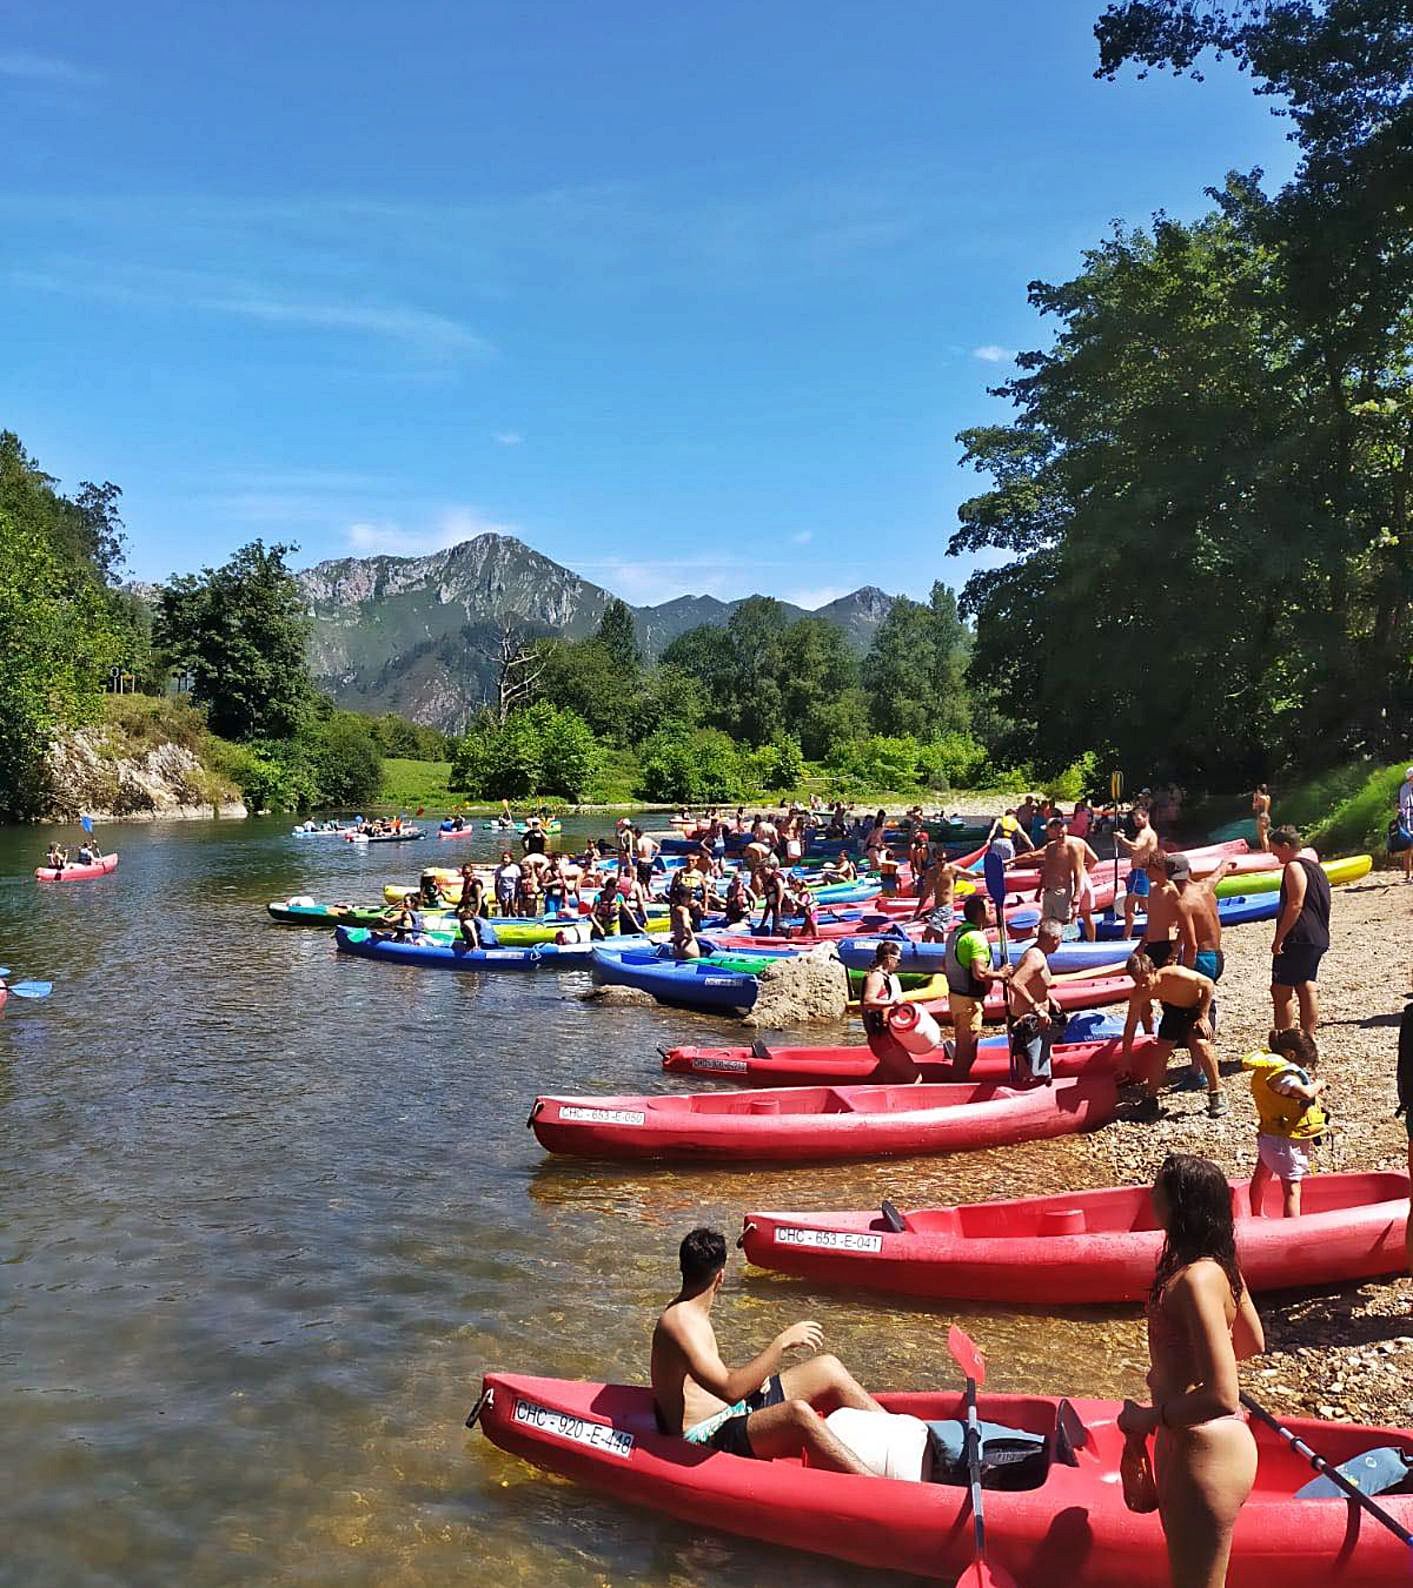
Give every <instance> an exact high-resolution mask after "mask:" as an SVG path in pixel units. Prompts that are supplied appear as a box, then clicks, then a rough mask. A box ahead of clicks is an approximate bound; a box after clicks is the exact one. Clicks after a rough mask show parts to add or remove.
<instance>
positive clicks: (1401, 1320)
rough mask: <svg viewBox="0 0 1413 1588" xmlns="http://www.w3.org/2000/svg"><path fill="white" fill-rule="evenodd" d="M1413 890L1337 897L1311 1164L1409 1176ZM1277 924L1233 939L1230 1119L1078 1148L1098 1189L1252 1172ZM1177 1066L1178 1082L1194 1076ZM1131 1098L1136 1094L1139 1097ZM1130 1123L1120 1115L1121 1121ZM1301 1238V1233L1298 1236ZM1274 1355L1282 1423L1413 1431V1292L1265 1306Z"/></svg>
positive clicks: (1138, 1128)
mask: <svg viewBox="0 0 1413 1588" xmlns="http://www.w3.org/2000/svg"><path fill="white" fill-rule="evenodd" d="M1410 925H1413V886H1406V885H1405V884H1404V883H1403V881H1402V879H1401V877H1395V876H1394V874H1393V873H1390V872H1385V873H1374V874H1373V875H1371V876H1370V877H1369V878H1368V879H1367V880H1366V881H1364V882H1361V883H1357V884H1354V885H1352V886H1349V887H1344V888H1336V889H1335V892H1334V909H1333V918H1332V921H1331V940H1332V941H1331V946H1330V951H1329V953H1328V954H1327V955H1326V956H1325V959H1324V961H1323V963H1322V965H1321V967H1320V984H1319V985H1320V996H1321V1000H1322V1019H1321V1025H1320V1029H1319V1031H1318V1033H1317V1037H1318V1041H1319V1046H1320V1073H1321V1075H1323V1076H1324V1077H1325V1078H1326V1079H1327V1080H1328V1081H1329V1083H1330V1090H1329V1093H1328V1097H1327V1101H1328V1104H1329V1112H1330V1114H1331V1116H1332V1119H1333V1120H1334V1123H1335V1129H1334V1131H1333V1132H1332V1133H1331V1141H1330V1144H1329V1145H1327V1146H1325V1147H1323V1148H1321V1149H1318V1151H1317V1153H1316V1155H1315V1158H1314V1164H1315V1165H1316V1166H1317V1167H1318V1168H1319V1169H1320V1170H1323V1171H1329V1170H1333V1169H1344V1170H1351V1169H1405V1168H1406V1167H1407V1163H1408V1156H1407V1155H1408V1140H1407V1135H1406V1133H1405V1131H1404V1127H1403V1122H1402V1120H1401V1119H1395V1118H1394V1117H1393V1111H1394V1108H1395V1106H1396V1102H1397V1099H1396V1095H1395V1083H1394V1072H1395V1064H1396V1059H1397V1049H1398V1022H1399V1018H1400V1016H1401V1014H1402V1011H1403V1007H1404V1003H1405V1001H1406V998H1407V997H1408V995H1409V993H1410V990H1413V968H1410V961H1413V951H1411V950H1410V944H1409V928H1410ZM1271 932H1272V926H1271V924H1270V923H1258V924H1253V925H1249V926H1242V927H1236V928H1233V929H1232V930H1231V931H1229V932H1228V933H1227V934H1226V936H1225V940H1224V943H1223V947H1224V948H1225V950H1226V959H1227V964H1226V973H1225V975H1224V977H1223V979H1222V982H1221V986H1220V989H1219V993H1218V1011H1219V1025H1218V1031H1217V1053H1218V1058H1219V1060H1220V1062H1221V1068H1222V1073H1223V1075H1224V1077H1226V1079H1225V1081H1224V1090H1225V1092H1226V1095H1227V1098H1228V1100H1229V1101H1230V1103H1231V1112H1230V1114H1228V1115H1227V1116H1226V1117H1225V1118H1224V1119H1209V1118H1208V1117H1207V1113H1206V1106H1205V1102H1204V1095H1203V1094H1202V1093H1200V1092H1196V1093H1193V1092H1169V1093H1167V1094H1165V1098H1164V1102H1165V1107H1166V1110H1167V1117H1165V1118H1163V1119H1161V1120H1159V1121H1158V1122H1157V1123H1156V1124H1150V1125H1140V1124H1134V1123H1127V1122H1123V1121H1122V1120H1121V1122H1120V1123H1118V1124H1115V1125H1111V1126H1110V1127H1109V1128H1108V1129H1107V1130H1104V1131H1100V1132H1099V1133H1097V1134H1096V1135H1094V1136H1089V1137H1083V1138H1081V1139H1080V1142H1081V1151H1082V1152H1084V1153H1085V1154H1087V1155H1089V1156H1090V1157H1091V1158H1092V1160H1093V1161H1094V1165H1095V1170H1096V1173H1095V1181H1096V1183H1104V1184H1115V1185H1117V1184H1124V1183H1132V1182H1134V1181H1136V1180H1144V1179H1151V1178H1152V1175H1153V1173H1154V1171H1155V1170H1156V1169H1157V1167H1158V1165H1159V1164H1160V1163H1161V1162H1162V1159H1163V1156H1164V1155H1165V1154H1166V1153H1168V1152H1194V1153H1201V1154H1203V1155H1204V1156H1206V1157H1209V1158H1212V1159H1213V1160H1214V1161H1215V1162H1217V1163H1219V1164H1220V1165H1221V1166H1222V1167H1223V1168H1224V1169H1225V1170H1226V1171H1227V1172H1228V1174H1230V1175H1231V1176H1233V1177H1234V1178H1241V1177H1245V1176H1248V1175H1249V1174H1250V1173H1251V1170H1252V1167H1253V1165H1254V1164H1255V1161H1256V1112H1255V1108H1254V1107H1253V1105H1252V1101H1251V1091H1250V1087H1249V1085H1248V1084H1247V1081H1246V1079H1245V1077H1244V1076H1243V1074H1242V1072H1241V1069H1240V1060H1241V1057H1242V1055H1243V1054H1246V1053H1249V1052H1251V1051H1252V1050H1253V1049H1254V1048H1257V1047H1259V1046H1262V1045H1263V1044H1264V1040H1265V1037H1266V1035H1267V1033H1268V1032H1269V1030H1270V1024H1271V1000H1270V941H1271ZM1183 1057H1184V1056H1183V1055H1181V1054H1178V1055H1175V1056H1174V1061H1173V1065H1172V1068H1171V1072H1170V1073H1171V1074H1172V1076H1173V1077H1174V1078H1175V1079H1176V1078H1177V1077H1179V1076H1180V1075H1182V1074H1183V1073H1185V1070H1184V1068H1183V1067H1182V1064H1181V1060H1182V1058H1183ZM1130 1095H1136V1094H1133V1093H1130ZM1127 1112H1128V1109H1127V1108H1121V1110H1120V1113H1121V1115H1123V1114H1126V1113H1127ZM1292 1236H1293V1238H1295V1239H1298V1238H1299V1236H1298V1233H1296V1232H1295V1231H1292ZM1260 1311H1261V1316H1262V1318H1263V1320H1264V1322H1265V1327H1266V1354H1265V1355H1264V1356H1263V1357H1261V1358H1259V1359H1258V1360H1256V1361H1254V1362H1252V1363H1251V1364H1249V1366H1248V1367H1247V1368H1246V1369H1245V1372H1244V1376H1245V1378H1246V1380H1247V1383H1248V1385H1249V1387H1250V1388H1251V1390H1252V1391H1253V1393H1254V1394H1256V1395H1257V1397H1258V1398H1259V1399H1261V1400H1262V1401H1263V1403H1264V1404H1266V1405H1267V1406H1269V1408H1270V1409H1271V1410H1272V1411H1278V1412H1286V1413H1291V1414H1295V1413H1304V1414H1305V1415H1309V1416H1316V1417H1331V1418H1339V1419H1341V1420H1348V1421H1353V1422H1368V1423H1383V1424H1388V1423H1393V1424H1397V1425H1399V1426H1408V1425H1409V1424H1410V1423H1413V1280H1410V1279H1409V1278H1408V1277H1407V1276H1405V1277H1403V1278H1401V1279H1397V1280H1392V1281H1384V1280H1379V1281H1370V1282H1369V1283H1366V1284H1363V1285H1351V1286H1346V1287H1344V1288H1342V1289H1338V1290H1334V1291H1324V1292H1317V1293H1312V1292H1308V1291H1305V1292H1300V1293H1299V1294H1291V1295H1274V1296H1272V1295H1268V1296H1263V1297H1262V1298H1260Z"/></svg>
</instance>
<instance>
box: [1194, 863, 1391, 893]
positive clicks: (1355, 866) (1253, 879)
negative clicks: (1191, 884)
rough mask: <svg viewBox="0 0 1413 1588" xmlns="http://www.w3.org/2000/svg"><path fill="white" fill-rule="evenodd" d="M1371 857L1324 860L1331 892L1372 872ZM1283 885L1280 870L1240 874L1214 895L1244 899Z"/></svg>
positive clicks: (1226, 879)
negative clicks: (1332, 889)
mask: <svg viewBox="0 0 1413 1588" xmlns="http://www.w3.org/2000/svg"><path fill="white" fill-rule="evenodd" d="M1373 866H1374V861H1373V857H1372V856H1371V855H1346V856H1345V857H1344V859H1343V860H1322V861H1321V862H1320V869H1321V870H1322V871H1323V872H1324V874H1325V875H1326V876H1327V877H1328V878H1329V879H1330V886H1331V887H1332V888H1334V887H1338V886H1339V885H1340V884H1341V883H1344V882H1358V881H1359V879H1360V878H1361V877H1367V876H1368V875H1369V873H1370V871H1371V870H1373ZM1280 885H1281V868H1280V867H1279V866H1275V867H1273V868H1272V869H1271V870H1270V871H1244V872H1243V871H1237V872H1233V874H1232V875H1231V876H1229V877H1223V878H1222V880H1221V881H1220V882H1219V883H1218V884H1217V886H1216V889H1215V892H1216V895H1217V897H1218V898H1219V899H1235V898H1244V897H1246V896H1247V895H1249V894H1252V893H1275V892H1277V891H1278V890H1279V889H1280Z"/></svg>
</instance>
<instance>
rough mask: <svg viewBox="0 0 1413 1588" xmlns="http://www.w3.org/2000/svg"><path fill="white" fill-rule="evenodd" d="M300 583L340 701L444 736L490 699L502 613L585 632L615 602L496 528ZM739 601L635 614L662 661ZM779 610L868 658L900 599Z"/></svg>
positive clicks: (348, 562)
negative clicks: (829, 626)
mask: <svg viewBox="0 0 1413 1588" xmlns="http://www.w3.org/2000/svg"><path fill="white" fill-rule="evenodd" d="M298 578H299V584H300V589H301V591H302V592H303V594H304V596H305V599H306V600H307V602H308V605H309V612H310V617H311V620H312V622H311V634H310V646H309V660H310V668H311V671H312V672H313V674H314V676H315V678H316V680H317V681H318V683H319V684H320V686H321V687H322V688H324V689H326V690H328V691H329V693H330V694H332V695H333V697H334V699H335V700H336V701H337V702H338V703H339V704H340V705H344V706H349V707H352V708H354V709H356V710H360V711H396V712H400V713H401V714H402V715H404V716H407V717H410V718H411V719H412V720H413V721H415V722H423V723H427V724H429V725H431V726H434V727H439V728H444V729H446V730H448V731H457V730H459V729H460V728H461V727H462V726H463V725H464V724H465V722H466V720H467V719H468V718H469V717H470V716H471V715H472V714H473V713H474V712H475V711H476V710H477V708H478V707H479V706H480V705H481V704H482V703H483V702H484V700H485V699H486V698H487V692H488V691H487V686H488V684H489V682H490V680H491V678H492V664H491V659H490V652H491V651H492V650H493V649H494V646H495V643H496V640H497V638H498V635H499V631H500V626H501V624H502V622H503V621H504V620H505V619H506V618H507V617H509V618H513V619H515V620H516V622H517V623H518V625H519V626H520V627H521V628H522V629H523V630H524V632H525V633H526V634H527V635H531V636H543V635H561V636H563V637H564V638H566V639H580V638H583V637H584V636H586V635H589V634H592V633H593V632H594V630H595V629H596V628H597V627H598V623H599V619H600V618H601V617H602V616H603V612H604V608H605V607H606V606H607V605H608V603H609V602H610V601H611V600H612V599H613V596H612V595H611V594H610V592H609V591H607V590H605V589H603V588H602V587H601V586H599V585H596V584H592V583H590V582H589V581H588V580H587V579H582V578H580V576H579V575H578V574H576V573H573V572H571V570H570V569H568V568H565V567H562V566H561V565H560V564H559V563H557V562H555V561H553V560H552V559H551V558H549V557H545V556H543V555H542V554H541V553H540V552H537V551H535V550H534V549H533V548H532V547H530V546H527V545H525V543H524V542H523V541H520V540H517V539H516V538H515V537H514V536H513V535H499V534H492V533H486V534H482V535H476V536H475V537H473V538H472V539H471V540H466V541H462V542H461V543H460V544H459V545H456V546H451V547H448V548H447V549H446V550H445V551H438V552H433V553H431V554H430V555H429V556H426V557H339V558H335V559H333V560H331V561H328V562H321V563H318V564H316V565H315V566H314V567H312V568H309V569H306V570H305V571H304V572H303V573H301V574H299V576H298ZM739 605H740V602H739V601H718V600H717V599H716V598H715V597H714V596H691V595H684V596H677V597H676V598H675V599H673V600H671V601H664V602H662V603H661V604H660V605H658V606H651V607H631V610H632V613H633V621H634V625H635V627H636V629H637V634H638V643H639V645H640V646H641V647H642V649H643V653H644V654H645V655H646V656H649V657H656V656H659V655H661V653H662V652H663V650H665V649H666V647H667V646H668V645H670V644H671V642H672V641H673V640H674V639H676V638H677V636H678V635H679V634H684V633H686V631H687V630H688V629H692V628H696V627H698V626H699V625H701V624H704V623H705V624H712V625H714V626H724V625H725V624H726V623H727V622H729V621H730V618H731V614H732V613H733V612H734V611H735V610H736V608H737V607H738V606H739ZM781 605H782V606H783V607H784V609H785V612H786V614H787V615H788V616H789V617H790V618H791V619H792V620H795V619H798V618H802V617H806V616H808V617H819V618H823V619H825V620H826V621H827V622H830V623H834V624H837V625H838V627H839V628H841V629H843V631H844V633H845V634H846V635H847V637H848V639H849V643H850V645H852V646H853V648H854V649H855V650H856V651H858V652H859V653H860V654H862V653H863V652H864V651H866V650H867V649H868V648H869V646H870V644H871V643H872V641H873V635H874V632H875V631H876V630H877V628H878V625H879V624H880V623H881V622H882V621H883V619H884V618H885V617H886V616H887V615H888V611H889V609H890V608H891V607H892V605H893V597H892V596H889V595H886V594H885V593H884V592H883V591H882V590H879V589H877V588H876V587H875V586H873V585H866V586H864V587H863V588H862V589H860V590H855V591H853V592H852V594H850V595H846V596H841V597H839V598H838V600H835V601H831V602H829V603H828V605H827V606H822V607H820V608H819V609H818V610H817V611H815V612H811V613H807V612H806V611H805V610H804V609H803V608H801V607H796V606H791V605H790V604H789V603H788V602H782V603H781Z"/></svg>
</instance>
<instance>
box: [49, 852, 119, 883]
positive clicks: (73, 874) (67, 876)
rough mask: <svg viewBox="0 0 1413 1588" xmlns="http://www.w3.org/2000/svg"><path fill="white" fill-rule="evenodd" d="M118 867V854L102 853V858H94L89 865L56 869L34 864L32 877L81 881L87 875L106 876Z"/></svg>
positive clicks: (53, 880)
mask: <svg viewBox="0 0 1413 1588" xmlns="http://www.w3.org/2000/svg"><path fill="white" fill-rule="evenodd" d="M117 869H118V856H117V854H116V852H115V853H113V854H111V855H104V857H103V858H102V860H95V861H94V862H93V864H92V865H91V866H78V865H74V866H65V867H64V868H63V869H62V870H60V871H56V870H55V869H54V867H53V866H36V867H35V870H34V878H35V881H36V882H83V881H85V880H86V879H88V878H89V877H106V876H107V875H108V873H109V872H110V871H116V870H117Z"/></svg>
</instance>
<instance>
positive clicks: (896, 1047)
mask: <svg viewBox="0 0 1413 1588" xmlns="http://www.w3.org/2000/svg"><path fill="white" fill-rule="evenodd" d="M901 957H902V949H901V948H900V947H899V944H898V940H897V939H896V938H892V937H885V938H883V939H882V941H881V942H880V943H879V945H878V947H877V948H876V949H874V951H873V964H872V965H870V966H869V969H868V975H867V976H865V977H864V984H863V991H862V992H861V993H860V994H859V1008H860V1010H861V1012H862V1014H863V1028H864V1038H865V1040H866V1041H867V1043H868V1051H869V1052H870V1053H871V1054H872V1055H873V1056H874V1058H875V1059H877V1061H878V1068H877V1069H876V1070H875V1072H874V1074H873V1075H872V1076H871V1077H870V1079H871V1080H876V1081H886V1082H889V1083H894V1084H902V1085H911V1084H912V1083H913V1082H914V1081H920V1080H921V1079H922V1071H921V1070H919V1069H918V1067H917V1064H916V1063H915V1062H914V1060H913V1056H912V1054H911V1053H909V1052H908V1050H907V1049H906V1048H905V1047H904V1046H903V1044H902V1043H901V1042H899V1041H898V1039H897V1037H895V1036H894V1035H893V1030H892V1027H891V1025H890V1024H889V1016H890V1015H891V1014H892V1012H893V1010H894V1009H896V1008H897V1007H898V1004H899V1003H900V1002H901V1001H902V997H903V984H902V983H901V982H900V981H899V980H898V964H899V961H900V959H901Z"/></svg>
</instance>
